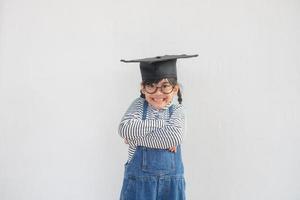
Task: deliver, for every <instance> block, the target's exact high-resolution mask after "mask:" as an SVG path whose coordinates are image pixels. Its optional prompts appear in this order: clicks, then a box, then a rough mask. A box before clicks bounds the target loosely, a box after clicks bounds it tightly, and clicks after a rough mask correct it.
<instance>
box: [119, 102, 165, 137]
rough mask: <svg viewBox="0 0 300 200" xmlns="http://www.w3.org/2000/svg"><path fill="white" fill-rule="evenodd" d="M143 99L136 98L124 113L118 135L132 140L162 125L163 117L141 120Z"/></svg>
mask: <svg viewBox="0 0 300 200" xmlns="http://www.w3.org/2000/svg"><path fill="white" fill-rule="evenodd" d="M144 101H145V100H144V99H142V98H137V99H136V100H135V101H134V102H133V103H132V104H131V105H130V107H129V108H128V110H127V111H126V113H125V114H124V116H123V118H122V120H121V122H120V125H119V131H118V132H119V135H120V136H121V137H122V138H124V139H127V140H134V139H138V138H141V137H144V136H145V135H147V134H149V133H151V132H153V131H155V130H157V129H159V128H161V127H163V125H164V120H163V119H146V120H142V114H143V103H144Z"/></svg>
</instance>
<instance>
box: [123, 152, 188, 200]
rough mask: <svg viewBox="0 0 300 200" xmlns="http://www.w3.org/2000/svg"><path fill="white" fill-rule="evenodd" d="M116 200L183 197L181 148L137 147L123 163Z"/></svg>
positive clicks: (152, 199)
mask: <svg viewBox="0 0 300 200" xmlns="http://www.w3.org/2000/svg"><path fill="white" fill-rule="evenodd" d="M120 200H185V180H184V168H183V164H182V160H181V149H180V146H178V147H177V151H176V153H173V152H170V151H168V150H163V149H152V148H146V147H141V146H139V147H137V149H136V151H135V153H134V155H133V158H132V159H131V160H130V161H129V162H128V163H126V164H125V174H124V180H123V187H122V191H121V195H120Z"/></svg>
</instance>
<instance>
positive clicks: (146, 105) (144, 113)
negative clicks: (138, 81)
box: [142, 100, 148, 120]
mask: <svg viewBox="0 0 300 200" xmlns="http://www.w3.org/2000/svg"><path fill="white" fill-rule="evenodd" d="M147 108H148V102H147V101H146V100H145V101H144V105H143V117H142V120H145V119H146V117H147Z"/></svg>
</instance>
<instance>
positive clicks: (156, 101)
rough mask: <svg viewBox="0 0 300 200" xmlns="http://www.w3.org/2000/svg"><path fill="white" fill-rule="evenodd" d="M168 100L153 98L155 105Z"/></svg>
mask: <svg viewBox="0 0 300 200" xmlns="http://www.w3.org/2000/svg"><path fill="white" fill-rule="evenodd" d="M165 100H166V98H152V101H154V102H155V103H162V102H164V101H165Z"/></svg>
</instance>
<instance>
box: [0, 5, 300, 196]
mask: <svg viewBox="0 0 300 200" xmlns="http://www.w3.org/2000/svg"><path fill="white" fill-rule="evenodd" d="M181 53H186V54H194V53H197V54H199V57H197V58H192V59H184V60H179V61H178V76H179V81H180V83H181V84H182V87H183V103H184V105H185V107H186V108H187V116H188V130H187V136H186V139H185V142H184V144H183V151H184V162H185V170H186V180H187V197H188V199H189V200H200V199H205V200H299V199H300V156H299V151H300V136H299V133H300V120H299V118H300V2H299V1H298V0H273V1H268V0H248V1H246V0H227V1H223V0H210V1H209V0H185V1H179V0H173V1H163V0H160V1H158V0H155V1H150V0H147V1H146V0H145V1H141V0H132V1H124V0H123V1H121V0H120V1H101V0H86V1H78V0H72V1H71V0H27V1H21V0H1V1H0V199H1V200H99V199H101V200H111V199H112V200H113V199H118V197H119V192H120V189H121V183H122V178H123V164H124V163H125V161H126V158H127V146H126V145H125V144H124V143H123V141H122V140H121V138H120V137H119V136H118V134H117V127H118V123H119V122H120V120H121V117H122V115H123V113H124V112H125V110H126V109H127V107H128V106H129V104H130V103H131V101H132V100H133V99H134V98H136V97H137V96H138V95H139V84H140V81H141V78H140V72H139V68H138V66H137V65H135V64H123V63H121V62H120V61H119V60H120V59H122V58H124V59H134V58H143V57H148V56H157V55H165V54H181Z"/></svg>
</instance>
